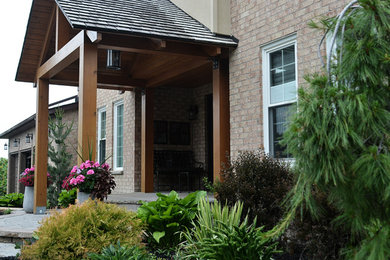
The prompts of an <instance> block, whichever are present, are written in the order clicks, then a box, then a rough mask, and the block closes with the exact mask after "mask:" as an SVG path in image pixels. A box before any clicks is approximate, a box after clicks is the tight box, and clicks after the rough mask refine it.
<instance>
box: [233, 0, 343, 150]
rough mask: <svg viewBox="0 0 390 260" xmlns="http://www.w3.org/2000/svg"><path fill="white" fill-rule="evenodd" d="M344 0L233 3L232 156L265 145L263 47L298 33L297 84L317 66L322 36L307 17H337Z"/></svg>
mask: <svg viewBox="0 0 390 260" xmlns="http://www.w3.org/2000/svg"><path fill="white" fill-rule="evenodd" d="M347 2H348V1H344V0H343V1H337V0H303V1H286V0H285V1H276V0H273V1H260V0H258V1H231V19H232V34H233V35H234V36H235V37H236V38H238V39H239V44H238V47H237V48H236V49H235V50H234V51H233V52H232V53H231V55H230V68H229V69H230V129H231V133H230V134H231V135H230V138H231V139H230V147H231V154H232V156H233V157H234V156H236V155H237V154H238V152H239V151H242V150H254V149H257V148H259V147H263V145H264V143H263V142H264V140H263V122H262V121H263V114H262V107H263V97H262V68H261V64H262V57H261V54H262V52H261V46H263V45H266V44H268V43H271V42H272V41H275V40H278V39H283V38H285V37H286V36H288V35H292V34H296V40H297V57H298V60H297V64H298V86H302V85H304V80H303V76H304V75H306V74H308V73H311V72H314V71H319V70H320V66H321V64H320V60H319V58H318V57H317V48H318V44H319V42H320V39H321V37H322V35H321V34H320V32H318V31H316V30H313V29H311V28H309V26H308V23H309V22H310V20H313V19H314V20H316V19H319V18H321V17H323V16H329V17H331V16H335V15H337V14H338V13H339V12H340V11H341V10H342V8H343V7H344V6H345V5H346V4H347Z"/></svg>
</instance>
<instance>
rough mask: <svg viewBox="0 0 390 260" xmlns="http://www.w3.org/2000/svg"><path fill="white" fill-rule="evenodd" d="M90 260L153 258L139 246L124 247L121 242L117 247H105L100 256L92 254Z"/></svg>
mask: <svg viewBox="0 0 390 260" xmlns="http://www.w3.org/2000/svg"><path fill="white" fill-rule="evenodd" d="M88 259H91V260H152V259H155V258H153V256H151V255H150V254H148V253H147V252H146V251H145V250H144V249H141V248H140V247H137V246H132V247H128V246H122V245H121V244H120V241H118V243H117V245H116V246H114V245H110V246H108V247H105V248H104V249H103V250H102V252H101V253H100V254H97V253H90V254H88Z"/></svg>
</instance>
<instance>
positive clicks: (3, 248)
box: [0, 243, 20, 257]
mask: <svg viewBox="0 0 390 260" xmlns="http://www.w3.org/2000/svg"><path fill="white" fill-rule="evenodd" d="M17 253H20V249H15V244H11V243H0V257H5V256H16V254H17Z"/></svg>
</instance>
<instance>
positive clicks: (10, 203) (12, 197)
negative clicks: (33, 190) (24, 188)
mask: <svg viewBox="0 0 390 260" xmlns="http://www.w3.org/2000/svg"><path fill="white" fill-rule="evenodd" d="M23 198H24V195H23V193H9V194H6V195H4V196H1V197H0V207H17V208H21V207H23Z"/></svg>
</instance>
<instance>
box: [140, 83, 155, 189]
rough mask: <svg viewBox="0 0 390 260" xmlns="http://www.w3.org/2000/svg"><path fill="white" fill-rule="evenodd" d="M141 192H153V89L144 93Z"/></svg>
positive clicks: (147, 89)
mask: <svg viewBox="0 0 390 260" xmlns="http://www.w3.org/2000/svg"><path fill="white" fill-rule="evenodd" d="M141 106H142V108H141V192H153V191H154V187H153V89H149V88H146V89H145V91H144V93H142V105H141Z"/></svg>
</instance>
